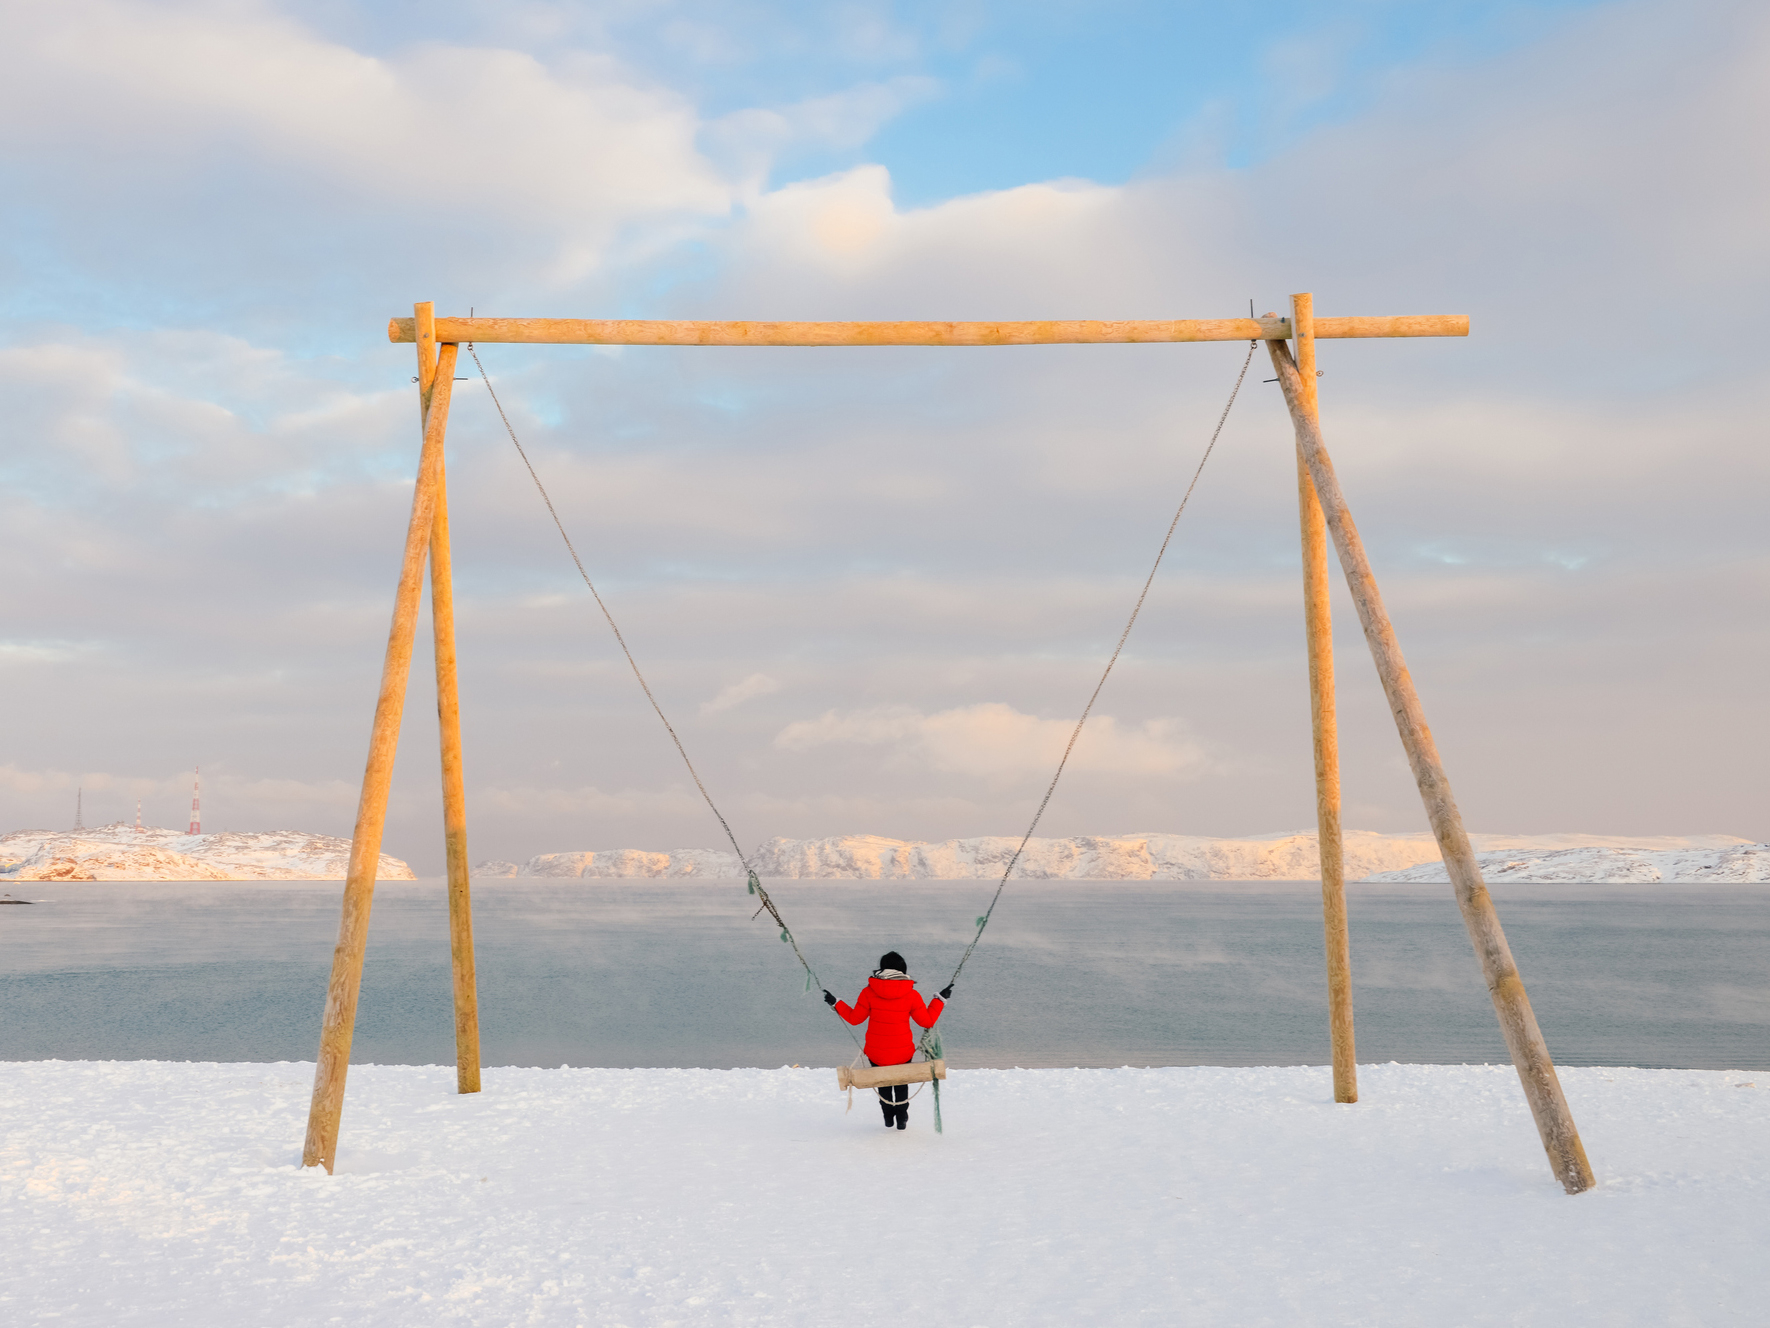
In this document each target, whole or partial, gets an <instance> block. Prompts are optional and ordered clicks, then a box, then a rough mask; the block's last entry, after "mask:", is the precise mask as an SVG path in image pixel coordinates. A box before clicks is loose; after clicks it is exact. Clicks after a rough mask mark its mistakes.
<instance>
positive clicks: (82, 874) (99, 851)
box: [0, 821, 412, 881]
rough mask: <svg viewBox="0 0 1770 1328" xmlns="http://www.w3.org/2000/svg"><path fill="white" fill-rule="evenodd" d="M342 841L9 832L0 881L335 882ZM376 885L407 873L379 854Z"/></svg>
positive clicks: (340, 870) (1, 846) (346, 845)
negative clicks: (378, 878) (377, 881)
mask: <svg viewBox="0 0 1770 1328" xmlns="http://www.w3.org/2000/svg"><path fill="white" fill-rule="evenodd" d="M349 861H350V841H349V840H348V839H339V838H337V837H336V836H333V835H310V834H304V833H302V832H301V831H299V830H271V831H266V832H262V833H254V834H246V833H234V832H231V831H224V832H222V833H220V834H213V835H187V834H181V833H180V832H179V831H177V830H168V829H165V828H164V827H161V826H146V827H144V828H143V829H141V830H140V831H137V830H136V828H135V827H134V826H133V825H130V824H129V823H128V822H126V821H118V822H116V823H115V824H113V825H106V826H99V827H97V828H96V829H92V830H15V831H13V833H11V834H9V835H4V836H0V880H4V881H279V880H342V879H343V878H344V870H345V867H346V866H347V865H348V864H349ZM377 874H378V875H379V876H380V877H381V879H383V880H390V881H409V880H411V879H412V869H411V868H410V867H408V866H407V865H406V864H405V863H403V862H401V861H400V860H399V859H398V858H392V857H389V856H387V854H385V853H383V854H382V855H381V864H380V868H379V871H378V873H377Z"/></svg>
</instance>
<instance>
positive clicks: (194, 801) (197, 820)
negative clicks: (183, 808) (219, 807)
mask: <svg viewBox="0 0 1770 1328" xmlns="http://www.w3.org/2000/svg"><path fill="white" fill-rule="evenodd" d="M202 793H203V767H202V766H198V767H197V777H196V782H195V783H194V784H192V785H191V828H190V829H189V830H186V831H185V834H187V835H200V834H202V833H203V808H202Z"/></svg>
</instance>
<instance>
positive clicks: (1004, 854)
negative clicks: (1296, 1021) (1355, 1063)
mask: <svg viewBox="0 0 1770 1328" xmlns="http://www.w3.org/2000/svg"><path fill="white" fill-rule="evenodd" d="M1470 840H1471V841H1472V842H1473V844H1474V847H1475V850H1476V853H1477V855H1478V857H1479V859H1480V860H1481V863H1482V870H1483V872H1484V873H1485V874H1487V875H1488V879H1491V880H1514V881H1525V880H1544V881H1574V880H1580V881H1610V880H1614V881H1658V880H1666V881H1674V880H1675V881H1742V882H1743V881H1765V880H1770V847H1766V846H1765V845H1763V844H1757V843H1753V842H1752V841H1751V840H1748V839H1741V838H1739V837H1737V836H1734V835H1657V836H1619V835H1581V834H1554V835H1487V834H1482V835H1471V836H1470ZM1019 842H1020V841H1019V840H1018V839H1016V838H1011V837H1008V836H999V835H985V836H979V837H977V838H973V839H949V840H946V841H944V842H941V843H921V842H917V841H914V840H904V839H886V838H884V837H882V836H879V835H836V836H831V837H829V838H825V839H778V838H777V839H770V840H768V841H767V842H766V843H764V844H762V845H761V846H759V847H758V848H757V850H756V852H755V853H754V854H752V855H751V859H750V860H751V862H752V864H753V865H754V866H755V869H756V872H757V874H758V875H761V876H764V877H770V878H784V879H788V880H887V881H914V880H947V881H952V880H957V881H962V880H975V879H979V878H986V877H992V876H999V875H1000V874H1001V872H1002V869H1003V868H1004V867H1005V866H1006V865H1007V864H1008V860H1009V858H1010V857H1012V855H1013V853H1014V850H1015V848H1016V847H1017V846H1018V844H1019ZM1345 863H1346V877H1347V879H1348V880H1370V881H1433V880H1436V881H1444V880H1447V879H1448V878H1447V877H1446V875H1445V871H1444V864H1443V863H1442V862H1441V861H1440V860H1439V857H1438V846H1437V844H1436V843H1435V842H1434V841H1433V839H1432V836H1431V835H1430V834H1427V833H1425V832H1423V831H1422V832H1420V833H1417V834H1405V835H1391V834H1382V833H1379V832H1377V831H1374V830H1353V831H1348V832H1347V833H1346V835H1345ZM1319 873H1320V856H1319V851H1318V849H1317V845H1316V835H1315V832H1314V831H1297V832H1292V833H1279V834H1271V835H1255V836H1250V837H1247V838H1242V839H1215V838H1209V837H1206V836H1199V835H1162V834H1146V835H1114V836H1095V835H1079V836H1075V837H1072V838H1068V839H1034V840H1032V841H1031V842H1030V843H1028V845H1027V847H1026V852H1025V853H1023V854H1022V855H1021V858H1020V861H1019V862H1018V863H1016V864H1015V868H1014V875H1015V876H1016V877H1017V878H1022V879H1026V880H1069V881H1077V880H1087V881H1149V880H1176V881H1236V880H1240V881H1247V880H1293V881H1294V880H1310V879H1313V878H1316V877H1317V876H1318V875H1319ZM742 874H743V868H742V865H741V864H740V863H739V861H738V858H737V855H736V854H735V853H729V852H722V851H720V850H717V849H702V848H690V849H671V850H665V851H654V850H647V849H599V850H588V851H582V852H575V853H543V854H540V855H538V856H536V857H533V858H530V859H529V860H528V861H527V862H526V863H522V864H520V865H519V864H517V863H512V862H483V863H481V864H480V865H479V866H477V867H476V868H474V875H476V876H494V877H495V876H504V877H513V876H536V877H553V878H560V877H565V878H575V879H581V880H618V879H650V880H675V879H691V878H701V877H705V878H721V877H740V876H742Z"/></svg>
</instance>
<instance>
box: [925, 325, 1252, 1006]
mask: <svg viewBox="0 0 1770 1328" xmlns="http://www.w3.org/2000/svg"><path fill="white" fill-rule="evenodd" d="M1259 348H1260V343H1259V342H1257V341H1250V342H1248V353H1247V356H1246V358H1244V359H1243V360H1242V362H1241V372H1240V373H1238V374H1237V375H1236V376H1235V386H1234V387H1233V388H1231V389H1230V391H1229V400H1228V401H1226V402H1224V403H1223V413H1222V414H1221V415H1219V416H1217V427H1216V428H1215V429H1213V430H1211V441H1210V442H1209V443H1207V444H1205V454H1204V455H1203V456H1201V457H1200V458H1199V459H1198V466H1197V468H1195V469H1194V470H1193V472H1192V482H1191V483H1189V484H1188V485H1187V486H1186V492H1185V493H1184V494H1183V495H1181V498H1180V506H1179V507H1177V508H1175V509H1174V519H1173V520H1172V521H1170V522H1168V533H1167V534H1165V535H1163V536H1162V546H1161V548H1159V549H1157V550H1156V554H1155V562H1154V563H1153V564H1152V565H1151V566H1150V569H1149V575H1148V576H1146V577H1144V578H1143V589H1142V591H1141V592H1140V593H1139V594H1138V596H1137V603H1136V604H1135V606H1133V607H1132V609H1131V616H1130V618H1129V619H1127V620H1126V622H1125V630H1124V631H1122V632H1120V633H1119V643H1118V645H1116V646H1114V647H1113V651H1112V658H1111V659H1109V660H1107V661H1106V668H1105V669H1103V670H1102V671H1101V674H1100V681H1099V682H1097V683H1095V684H1094V692H1093V694H1092V695H1091V696H1089V697H1088V704H1087V705H1086V706H1084V707H1083V708H1082V717H1081V718H1080V719H1078V720H1077V721H1076V726H1075V728H1074V729H1073V730H1072V731H1071V732H1070V735H1069V742H1068V743H1066V744H1065V745H1064V748H1063V756H1062V758H1061V759H1060V760H1059V761H1058V762H1057V769H1056V771H1055V772H1054V773H1053V774H1052V776H1051V782H1050V784H1049V785H1047V786H1046V788H1045V796H1044V797H1043V798H1041V799H1040V800H1039V809H1038V811H1036V812H1034V813H1033V818H1032V824H1031V825H1029V826H1027V827H1026V833H1025V834H1024V835H1022V836H1021V837H1020V847H1018V848H1016V849H1015V850H1014V856H1013V857H1011V858H1009V859H1008V866H1007V868H1006V869H1005V870H1004V871H1003V872H1002V879H1001V881H1000V882H998V883H997V885H996V892H995V894H994V895H992V896H991V897H990V901H989V907H988V908H986V909H984V910H983V916H982V917H980V918H978V919H977V934H976V935H975V936H973V937H972V938H971V944H970V945H967V946H966V947H965V953H964V954H963V955H961V956H960V957H959V966H958V967H957V968H955V969H954V970H953V976H952V978H951V980H950V981H949V982H948V983H947V986H949V987H950V986H952V985H953V983H955V982H957V981H958V980H959V974H960V973H962V972H964V970H965V965H966V964H967V963H969V962H970V960H971V952H972V951H973V950H975V949H976V948H977V943H978V942H979V941H981V940H982V939H983V929H984V928H985V927H987V926H989V920H990V916H991V915H992V914H993V913H994V912H995V911H996V905H997V904H998V903H999V902H1001V898H1002V891H1003V890H1004V889H1005V888H1006V887H1007V884H1008V877H1009V876H1010V875H1011V874H1012V873H1013V871H1014V865H1015V864H1016V863H1017V862H1019V861H1020V855H1021V854H1022V853H1024V852H1026V846H1027V844H1028V843H1030V842H1031V840H1032V837H1033V831H1035V830H1037V829H1038V828H1039V821H1040V820H1041V819H1042V818H1043V817H1044V815H1045V808H1046V807H1048V806H1050V805H1051V795H1052V794H1053V793H1055V792H1057V781H1058V780H1060V779H1062V778H1063V767H1064V766H1066V765H1068V764H1069V756H1070V753H1071V752H1073V751H1074V750H1075V745H1076V739H1078V738H1080V737H1081V736H1082V725H1084V724H1086V723H1087V722H1088V716H1089V715H1090V714H1091V713H1092V712H1093V710H1094V703H1095V702H1096V701H1098V700H1099V699H1100V689H1101V688H1103V687H1105V686H1106V680H1107V679H1108V678H1109V677H1111V676H1112V669H1113V665H1115V664H1117V663H1118V662H1119V654H1120V652H1122V651H1123V650H1124V648H1125V641H1126V640H1127V639H1128V638H1129V637H1130V635H1131V629H1132V628H1133V627H1135V626H1136V625H1137V615H1138V614H1140V613H1142V612H1143V601H1144V600H1146V599H1148V598H1149V588H1150V586H1152V585H1154V584H1155V574H1156V572H1157V571H1159V570H1160V569H1161V565H1162V559H1163V558H1165V557H1166V556H1167V553H1168V545H1169V544H1170V543H1172V542H1173V539H1174V528H1175V527H1176V526H1178V525H1179V524H1180V514H1181V513H1182V512H1184V511H1185V510H1186V504H1187V503H1188V502H1190V501H1191V499H1192V491H1193V490H1194V489H1195V488H1197V487H1198V477H1199V476H1200V475H1202V474H1203V473H1204V469H1205V462H1207V461H1209V460H1210V459H1211V452H1212V450H1213V449H1215V448H1216V446H1217V439H1218V438H1219V437H1220V436H1221V435H1222V433H1223V425H1224V423H1225V422H1226V421H1227V420H1228V419H1229V411H1230V408H1231V407H1232V406H1234V405H1235V398H1236V397H1237V396H1238V395H1240V393H1241V385H1242V382H1243V380H1244V379H1246V378H1247V376H1248V366H1249V365H1250V364H1252V363H1253V362H1254V352H1255V351H1256V350H1258V349H1259Z"/></svg>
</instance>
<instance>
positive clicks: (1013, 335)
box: [387, 314, 1469, 346]
mask: <svg viewBox="0 0 1770 1328" xmlns="http://www.w3.org/2000/svg"><path fill="white" fill-rule="evenodd" d="M1290 335H1291V320H1290V319H1288V318H1205V319H1180V320H1173V319H1146V320H1136V321H1130V322H1117V323H1108V322H1095V321H1092V320H1088V319H1068V320H1060V321H1053V322H1043V323H708V322H681V321H675V320H654V319H633V318H621V319H597V318H439V319H437V320H436V339H437V341H438V342H462V341H486V342H491V341H521V342H530V343H544V344H549V345H573V346H586V345H588V346H1042V345H1056V344H1066V345H1074V344H1081V343H1102V342H1132V341H1284V340H1289V338H1290ZM1315 335H1316V338H1317V339H1318V340H1327V339H1331V338H1335V337H1466V336H1468V335H1469V319H1468V317H1467V316H1466V315H1461V314H1412V315H1402V316H1399V317H1393V318H1317V319H1316V320H1315ZM413 337H414V332H413V324H412V320H411V319H410V318H394V319H390V320H389V321H388V324H387V339H388V340H389V341H396V342H397V341H411V340H412V339H413Z"/></svg>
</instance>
